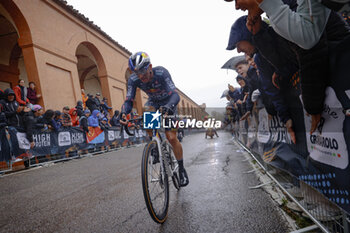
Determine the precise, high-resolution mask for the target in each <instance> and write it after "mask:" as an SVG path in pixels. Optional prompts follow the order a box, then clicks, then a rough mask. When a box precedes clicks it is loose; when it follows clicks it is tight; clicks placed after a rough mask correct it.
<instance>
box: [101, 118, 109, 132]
mask: <svg viewBox="0 0 350 233" xmlns="http://www.w3.org/2000/svg"><path fill="white" fill-rule="evenodd" d="M100 127H101V129H102V130H106V129H109V128H110V127H111V125H110V124H109V123H108V119H107V118H106V117H104V118H102V120H101V121H100Z"/></svg>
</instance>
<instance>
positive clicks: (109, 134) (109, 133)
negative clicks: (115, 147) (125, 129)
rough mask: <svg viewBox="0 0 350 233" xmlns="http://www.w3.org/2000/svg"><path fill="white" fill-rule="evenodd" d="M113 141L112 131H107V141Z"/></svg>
mask: <svg viewBox="0 0 350 233" xmlns="http://www.w3.org/2000/svg"><path fill="white" fill-rule="evenodd" d="M114 139H115V133H114V131H108V141H113V140H114Z"/></svg>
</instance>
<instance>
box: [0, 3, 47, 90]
mask: <svg viewBox="0 0 350 233" xmlns="http://www.w3.org/2000/svg"><path fill="white" fill-rule="evenodd" d="M0 8H1V9H0V10H1V11H0V16H2V23H3V24H4V25H3V26H5V25H6V27H7V29H5V28H2V29H3V30H5V31H3V33H4V32H5V35H6V36H7V37H8V39H7V48H8V50H7V51H9V53H8V54H7V55H5V57H4V58H5V59H6V60H8V63H7V64H0V77H1V81H2V82H5V83H8V84H10V85H11V87H12V88H13V87H14V86H16V85H17V84H18V80H19V78H22V79H25V80H29V81H34V82H35V83H36V84H37V88H38V89H39V90H40V81H39V79H38V71H37V67H36V62H35V58H34V53H33V50H32V47H31V46H32V44H33V42H32V36H31V31H30V28H29V26H28V23H27V21H26V19H25V18H24V16H23V14H22V12H21V11H20V10H19V8H18V7H17V5H16V4H15V3H14V2H13V1H11V0H3V1H1V3H0ZM10 25H12V27H11V26H10ZM6 30H8V31H6ZM22 54H23V57H22ZM7 56H8V57H7ZM20 58H23V59H24V61H22V62H21V68H22V69H25V71H26V72H24V73H23V74H24V76H25V77H20V75H21V72H20V69H19V59H20ZM23 62H24V64H23ZM25 74H27V75H25Z"/></svg>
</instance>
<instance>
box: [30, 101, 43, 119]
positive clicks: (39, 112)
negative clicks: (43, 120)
mask: <svg viewBox="0 0 350 233" xmlns="http://www.w3.org/2000/svg"><path fill="white" fill-rule="evenodd" d="M32 111H33V114H34V118H39V117H40V116H42V115H43V114H44V110H43V108H42V107H41V106H40V105H39V104H35V105H33V106H32Z"/></svg>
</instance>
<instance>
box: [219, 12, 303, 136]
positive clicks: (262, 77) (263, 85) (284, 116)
mask: <svg viewBox="0 0 350 233" xmlns="http://www.w3.org/2000/svg"><path fill="white" fill-rule="evenodd" d="M246 22H247V16H242V17H240V18H238V19H237V20H236V21H235V23H234V24H233V25H232V27H231V31H230V38H229V42H228V46H227V48H226V49H227V50H233V49H235V48H237V51H238V52H244V53H245V54H247V55H249V56H250V57H253V56H254V61H255V63H256V65H257V67H258V70H259V83H260V84H259V90H260V92H261V93H263V94H264V95H268V96H269V98H268V99H269V100H270V101H271V102H272V103H273V106H274V108H275V110H276V111H277V113H278V116H279V117H280V119H281V121H282V122H283V123H284V124H285V126H286V127H287V130H288V133H289V135H290V137H291V140H292V142H293V143H295V142H296V138H295V133H294V130H293V128H292V119H291V118H290V113H289V111H288V107H287V105H286V104H285V102H284V100H283V95H281V93H280V90H279V89H277V88H276V87H275V86H274V85H273V83H272V75H273V73H274V72H275V68H274V67H272V66H271V64H270V63H269V62H268V61H267V60H266V59H265V58H264V57H263V56H262V55H261V54H260V52H259V51H258V50H257V49H256V47H255V46H254V44H253V41H252V37H253V35H252V34H251V32H250V31H248V29H247V27H246ZM264 55H265V56H266V57H267V58H268V55H266V54H264ZM265 102H266V105H268V104H269V103H268V102H269V101H268V100H267V99H266V98H265V101H264V104H265Z"/></svg>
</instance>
